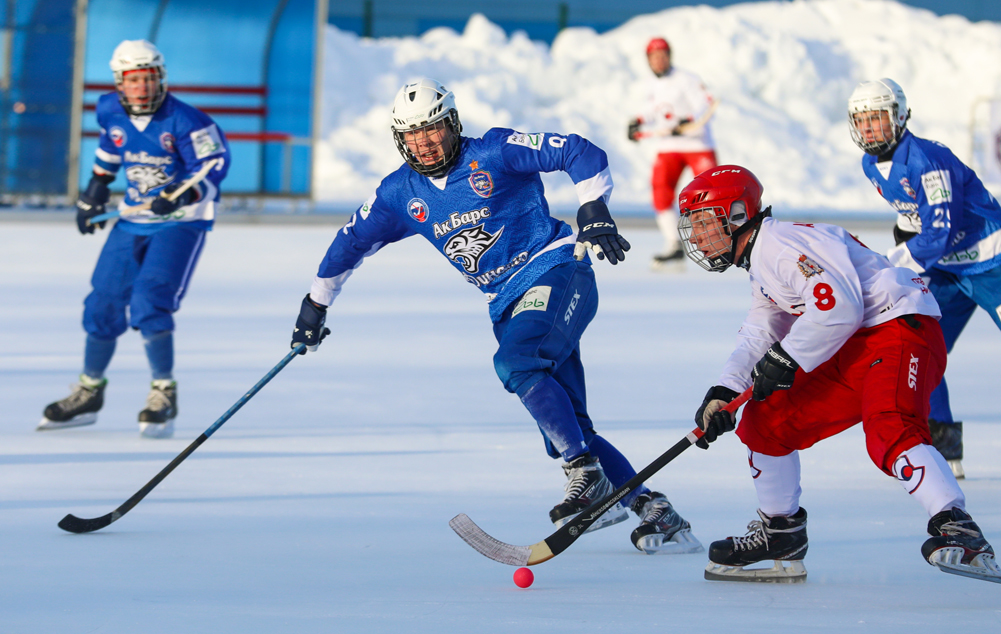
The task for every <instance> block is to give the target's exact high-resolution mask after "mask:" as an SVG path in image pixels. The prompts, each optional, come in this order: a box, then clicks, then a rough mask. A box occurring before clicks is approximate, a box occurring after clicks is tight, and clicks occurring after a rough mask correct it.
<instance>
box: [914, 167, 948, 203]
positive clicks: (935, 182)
mask: <svg viewBox="0 0 1001 634" xmlns="http://www.w3.org/2000/svg"><path fill="white" fill-rule="evenodd" d="M921 187H922V188H923V189H924V190H925V197H926V198H927V199H928V204H929V205H938V204H940V203H947V202H952V176H951V175H950V174H949V172H948V170H935V171H934V172H925V173H924V174H922V175H921Z"/></svg>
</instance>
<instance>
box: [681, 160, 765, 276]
mask: <svg viewBox="0 0 1001 634" xmlns="http://www.w3.org/2000/svg"><path fill="white" fill-rule="evenodd" d="M764 189H765V188H764V187H763V186H762V185H761V182H760V181H759V180H758V179H757V177H755V176H754V174H752V173H751V171H750V170H748V169H747V168H746V167H740V166H739V165H720V166H718V167H714V168H712V169H708V170H706V171H704V172H702V173H701V174H699V175H698V176H696V177H695V178H694V179H693V180H692V182H691V183H689V184H688V186H687V187H685V188H684V189H683V190H681V194H680V195H679V196H678V206H679V207H680V209H681V222H680V223H679V225H678V231H679V232H680V233H681V239H682V242H683V244H684V245H685V251H686V253H687V255H688V257H689V258H691V259H692V260H694V261H695V262H696V264H698V265H699V266H701V267H702V268H704V269H706V270H707V271H725V270H726V269H728V268H730V265H732V264H733V263H734V247H735V245H736V244H737V240H736V239H737V238H738V237H739V236H740V235H742V234H743V233H745V232H746V231H748V230H750V229H751V228H752V227H755V226H757V225H758V221H759V220H760V218H761V217H763V216H766V215H769V214H768V210H766V211H765V212H762V211H761V194H762V193H763V192H764ZM699 212H711V213H712V215H709V214H707V213H699ZM756 219H758V220H756ZM693 235H694V237H693ZM745 252H747V254H749V252H750V249H745ZM742 265H743V263H742Z"/></svg>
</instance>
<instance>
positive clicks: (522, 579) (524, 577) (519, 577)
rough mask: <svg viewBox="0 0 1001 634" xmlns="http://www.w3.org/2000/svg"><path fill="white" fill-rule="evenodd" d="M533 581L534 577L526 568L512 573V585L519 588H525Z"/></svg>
mask: <svg viewBox="0 0 1001 634" xmlns="http://www.w3.org/2000/svg"><path fill="white" fill-rule="evenodd" d="M533 581H535V575H534V574H532V571H531V570H529V569H528V568H518V569H517V570H515V571H514V585H516V586H518V587H519V588H527V587H528V586H530V585H532V582H533Z"/></svg>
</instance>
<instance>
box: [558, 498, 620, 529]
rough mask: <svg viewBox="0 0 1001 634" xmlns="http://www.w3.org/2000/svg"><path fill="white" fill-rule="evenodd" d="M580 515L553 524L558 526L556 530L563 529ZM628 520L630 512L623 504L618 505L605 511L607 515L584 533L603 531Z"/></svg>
mask: <svg viewBox="0 0 1001 634" xmlns="http://www.w3.org/2000/svg"><path fill="white" fill-rule="evenodd" d="M578 515H580V513H575V514H573V515H568V516H566V517H564V518H562V519H559V520H557V521H555V522H553V524H555V525H556V528H561V527H562V526H563V525H564V524H569V523H570V521H571V520H573V518H575V517H577V516H578ZM627 519H629V511H627V510H626V509H625V508H623V506H622V505H621V504H619V503H616V504H615V506H613V507H612V508H610V509H608V510H607V511H605V513H604V514H603V515H602V516H601V517H599V518H598V519H597V520H596V521H595V522H594V524H591V525H590V526H588V527H587V530H586V531H584V532H585V533H590V532H592V531H597V530H601V529H602V528H607V527H609V526H611V525H613V524H618V523H619V522H624V521H626V520H627Z"/></svg>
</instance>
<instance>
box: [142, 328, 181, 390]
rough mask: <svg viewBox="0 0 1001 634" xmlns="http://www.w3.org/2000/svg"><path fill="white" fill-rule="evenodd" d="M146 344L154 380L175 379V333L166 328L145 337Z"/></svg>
mask: <svg viewBox="0 0 1001 634" xmlns="http://www.w3.org/2000/svg"><path fill="white" fill-rule="evenodd" d="M143 343H145V344H146V358H147V359H149V367H150V370H152V371H153V380H154V381H157V380H160V379H173V378H174V377H173V372H174V333H173V332H171V331H170V330H164V331H163V332H158V333H156V334H153V335H150V336H148V337H143Z"/></svg>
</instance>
